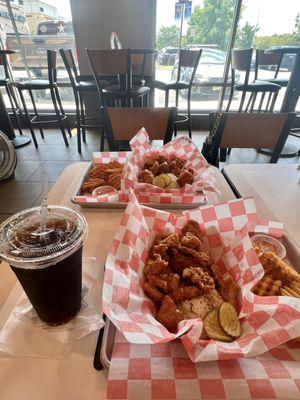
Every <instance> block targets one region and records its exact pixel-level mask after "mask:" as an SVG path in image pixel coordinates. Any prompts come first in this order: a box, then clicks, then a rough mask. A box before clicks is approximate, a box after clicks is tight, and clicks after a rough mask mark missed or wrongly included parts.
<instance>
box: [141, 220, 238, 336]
mask: <svg viewBox="0 0 300 400" xmlns="http://www.w3.org/2000/svg"><path fill="white" fill-rule="evenodd" d="M201 237H203V235H202V234H201V230H200V226H199V224H198V223H197V222H196V221H194V220H190V221H188V222H187V223H186V224H185V225H184V227H183V228H182V230H181V232H180V234H177V233H172V234H165V233H163V234H157V235H156V237H155V239H154V242H153V244H152V247H151V249H150V251H149V258H148V260H147V262H146V265H145V268H144V278H145V281H144V287H143V288H144V292H145V294H146V295H147V296H148V297H150V298H151V299H152V300H153V302H154V303H155V306H156V319H157V320H158V321H159V322H160V323H161V324H163V325H164V326H165V327H166V328H167V329H168V330H169V331H171V332H174V331H176V329H177V324H178V323H179V322H180V321H182V320H185V319H189V318H191V316H190V315H189V313H186V312H185V311H184V308H182V307H181V306H180V305H181V304H182V302H184V301H185V300H192V299H195V298H199V299H201V298H205V299H206V302H207V303H208V310H207V311H210V309H211V308H213V307H216V302H218V301H219V300H220V301H219V303H220V302H223V301H227V302H229V303H231V304H232V305H233V307H234V308H235V309H236V308H237V299H238V295H239V290H240V289H239V286H238V285H237V284H236V282H234V281H233V279H232V277H231V276H230V275H228V274H227V275H225V276H224V275H223V274H222V273H220V272H219V270H218V268H217V267H216V266H215V265H214V264H213V262H212V260H211V257H210V254H209V251H208V250H205V249H204V247H205V246H204V243H203V241H202V240H201ZM199 316H200V315H199Z"/></svg>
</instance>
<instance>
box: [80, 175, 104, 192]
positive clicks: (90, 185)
mask: <svg viewBox="0 0 300 400" xmlns="http://www.w3.org/2000/svg"><path fill="white" fill-rule="evenodd" d="M104 184H105V181H104V180H103V179H100V178H96V179H91V180H89V181H87V182H85V183H84V184H83V185H82V188H81V189H82V191H83V192H91V191H93V190H94V189H96V187H98V186H103V185H104Z"/></svg>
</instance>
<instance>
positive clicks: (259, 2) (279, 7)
mask: <svg viewBox="0 0 300 400" xmlns="http://www.w3.org/2000/svg"><path fill="white" fill-rule="evenodd" d="M43 1H45V2H46V3H49V4H52V5H54V6H56V7H57V8H58V10H59V14H60V15H61V16H62V17H65V18H68V19H71V11H70V0H43ZM108 1H109V0H108ZM122 1H124V0H122ZM175 3H176V0H157V29H159V28H160V27H161V26H168V25H172V24H177V25H178V26H179V22H176V21H174V7H175ZM192 4H193V7H195V5H202V4H203V0H193V2H192ZM243 4H244V12H243V18H242V22H243V23H244V22H249V23H251V24H252V25H256V23H258V25H259V27H260V29H259V32H258V35H259V36H262V35H272V34H274V33H279V34H280V33H290V32H291V31H292V29H293V27H294V21H295V17H296V15H297V13H300V0H244V1H243ZM186 29H187V22H185V23H184V31H185V30H186Z"/></svg>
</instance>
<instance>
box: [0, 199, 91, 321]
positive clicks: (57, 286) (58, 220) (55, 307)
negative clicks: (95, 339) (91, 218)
mask: <svg viewBox="0 0 300 400" xmlns="http://www.w3.org/2000/svg"><path fill="white" fill-rule="evenodd" d="M40 213H41V208H40V207H35V208H30V209H28V210H24V211H21V212H19V213H17V214H15V215H13V216H12V217H10V218H9V219H7V220H6V221H4V222H3V223H2V224H1V225H0V258H1V259H2V260H3V261H6V262H7V263H8V264H9V265H10V266H11V268H12V270H13V271H14V273H15V275H16V277H17V278H18V280H19V282H20V284H21V285H22V287H23V289H24V291H25V293H26V295H27V296H28V298H29V300H30V302H31V304H32V306H33V308H34V309H35V311H36V312H37V314H38V316H39V317H40V318H41V320H42V321H44V322H46V323H47V324H49V325H60V324H63V323H66V322H68V321H69V320H71V319H72V318H74V317H75V316H76V314H77V313H78V311H79V310H80V306H81V289H82V247H83V241H84V239H85V237H86V233H87V223H86V220H85V218H84V217H83V216H82V215H80V214H79V213H77V212H76V211H74V210H72V209H70V208H67V207H62V206H48V207H47V213H46V229H45V230H44V232H42V231H41V214H40Z"/></svg>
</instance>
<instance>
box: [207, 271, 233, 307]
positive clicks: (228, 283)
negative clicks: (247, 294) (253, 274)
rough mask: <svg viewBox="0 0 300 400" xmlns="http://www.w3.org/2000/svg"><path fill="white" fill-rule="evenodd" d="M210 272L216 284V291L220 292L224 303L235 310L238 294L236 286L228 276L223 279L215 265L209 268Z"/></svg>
mask: <svg viewBox="0 0 300 400" xmlns="http://www.w3.org/2000/svg"><path fill="white" fill-rule="evenodd" d="M211 270H212V272H213V274H214V276H215V279H216V281H217V283H218V286H219V288H218V290H219V292H220V295H221V296H222V297H223V299H224V300H225V301H227V302H228V303H230V304H231V305H233V307H234V308H235V309H236V308H237V300H238V296H239V292H240V288H239V286H238V284H237V283H236V282H235V281H234V280H233V279H232V277H231V276H230V275H227V276H225V277H224V276H223V274H222V273H221V272H220V271H219V269H218V267H217V266H216V265H213V266H212V267H211Z"/></svg>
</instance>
